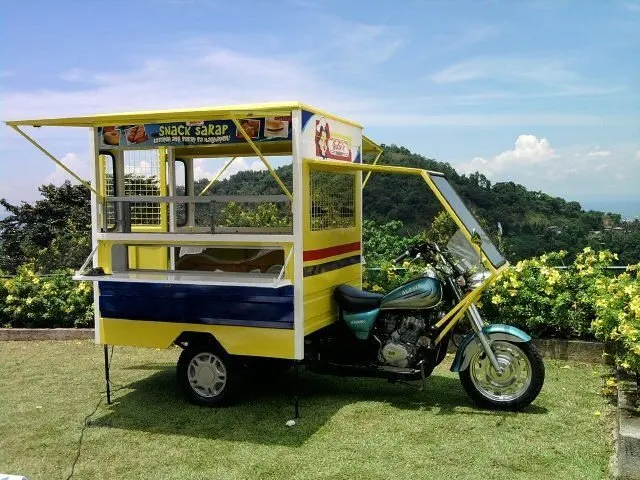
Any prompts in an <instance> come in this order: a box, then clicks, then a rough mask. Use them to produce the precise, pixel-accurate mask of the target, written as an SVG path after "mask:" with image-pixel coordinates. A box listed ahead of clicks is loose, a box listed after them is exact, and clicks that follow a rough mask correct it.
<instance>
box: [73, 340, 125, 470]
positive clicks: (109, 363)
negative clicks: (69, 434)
mask: <svg viewBox="0 0 640 480" xmlns="http://www.w3.org/2000/svg"><path fill="white" fill-rule="evenodd" d="M111 360H113V345H111V354H110V355H109V361H108V362H107V367H108V368H109V369H111ZM113 386H114V385H113V383H112V382H111V380H109V387H110V388H112V387H113ZM116 387H117V388H116V389H115V390H111V393H116V392H118V391H119V390H122V389H123V388H125V386H124V385H117V386H116ZM100 393H101V394H102V396H101V397H100V400H98V403H97V404H96V406H95V408H94V409H93V411H92V412H91V413H90V414H89V415H87V416H86V417H84V424H83V425H82V430H81V431H80V438H79V439H78V450H77V451H76V456H75V458H74V460H73V464H72V465H71V473H69V476H68V477H67V480H71V479H72V477H73V474H74V473H75V469H76V464H77V463H78V460H79V459H80V452H81V451H82V440H83V439H84V432H85V430H86V429H87V427H88V426H89V420H90V419H91V417H93V416H94V415H95V414H96V412H97V411H98V409H99V408H100V405H102V402H103V400H106V393H107V392H106V391H104V392H100Z"/></svg>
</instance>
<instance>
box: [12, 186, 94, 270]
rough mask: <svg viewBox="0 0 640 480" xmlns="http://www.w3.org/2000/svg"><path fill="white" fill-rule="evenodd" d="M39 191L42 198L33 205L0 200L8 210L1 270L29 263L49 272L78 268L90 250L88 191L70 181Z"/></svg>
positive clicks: (42, 187)
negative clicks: (14, 203)
mask: <svg viewBox="0 0 640 480" xmlns="http://www.w3.org/2000/svg"><path fill="white" fill-rule="evenodd" d="M39 190H40V193H41V194H42V196H43V199H41V200H37V201H36V202H34V203H33V204H29V203H25V202H23V203H21V204H20V205H12V204H10V203H8V202H7V201H6V200H4V199H0V205H1V206H2V207H4V208H5V209H6V210H7V211H8V213H9V215H8V216H7V217H6V218H4V219H2V220H0V244H2V249H3V254H2V255H1V256H0V270H4V271H5V272H7V273H14V272H16V270H17V269H18V267H19V266H20V265H23V264H25V263H29V262H30V263H33V264H34V266H35V268H36V270H38V271H41V272H42V273H49V272H52V271H54V270H56V269H60V268H71V267H77V266H79V265H81V264H82V262H83V261H84V259H85V258H86V257H87V256H88V255H89V253H90V252H91V246H90V243H91V211H90V207H89V197H90V195H89V190H88V189H87V188H86V187H84V186H82V185H72V184H71V183H69V182H65V183H64V184H63V185H61V186H59V187H57V186H55V185H43V186H41V187H40V189H39Z"/></svg>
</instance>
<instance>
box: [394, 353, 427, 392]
mask: <svg viewBox="0 0 640 480" xmlns="http://www.w3.org/2000/svg"><path fill="white" fill-rule="evenodd" d="M418 365H420V376H421V377H422V384H421V385H420V386H416V385H414V384H413V383H409V382H405V381H404V380H398V383H400V384H402V385H406V386H407V387H411V388H415V389H416V390H418V391H422V390H424V389H425V388H427V376H426V375H425V373H424V360H420V362H418Z"/></svg>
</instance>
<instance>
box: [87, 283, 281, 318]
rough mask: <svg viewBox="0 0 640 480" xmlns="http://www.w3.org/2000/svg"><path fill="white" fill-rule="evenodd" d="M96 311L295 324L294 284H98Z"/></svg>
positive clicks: (112, 314)
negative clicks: (98, 302) (255, 285)
mask: <svg viewBox="0 0 640 480" xmlns="http://www.w3.org/2000/svg"><path fill="white" fill-rule="evenodd" d="M99 285H100V314H101V316H102V317H106V318H122V319H125V320H147V321H155V322H179V323H196V324H204V325H236V326H245V327H265V328H286V329H292V328H293V286H286V287H281V288H262V287H239V286H234V287H231V286H218V285H188V284H160V283H139V282H99Z"/></svg>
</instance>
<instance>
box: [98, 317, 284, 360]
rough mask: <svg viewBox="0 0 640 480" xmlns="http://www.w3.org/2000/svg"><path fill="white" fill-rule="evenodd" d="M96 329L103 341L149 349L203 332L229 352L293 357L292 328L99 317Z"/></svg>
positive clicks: (167, 344)
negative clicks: (187, 334)
mask: <svg viewBox="0 0 640 480" xmlns="http://www.w3.org/2000/svg"><path fill="white" fill-rule="evenodd" d="M100 332H101V335H102V337H101V340H102V343H103V344H108V345H128V346H132V347H149V348H168V347H170V346H171V345H172V344H173V342H174V341H175V340H176V339H177V338H178V336H179V335H180V334H181V333H182V332H204V333H210V334H212V335H213V336H214V337H215V338H216V340H218V342H220V344H221V345H222V346H223V347H224V349H225V350H226V351H227V352H228V353H230V354H232V355H251V356H259V357H274V358H294V352H293V330H285V329H278V328H253V327H233V326H228V325H198V324H191V323H171V322H151V321H140V320H122V319H116V318H103V319H101V322H100Z"/></svg>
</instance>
